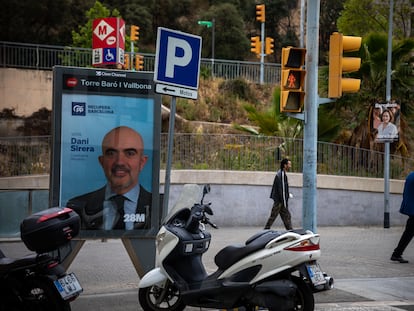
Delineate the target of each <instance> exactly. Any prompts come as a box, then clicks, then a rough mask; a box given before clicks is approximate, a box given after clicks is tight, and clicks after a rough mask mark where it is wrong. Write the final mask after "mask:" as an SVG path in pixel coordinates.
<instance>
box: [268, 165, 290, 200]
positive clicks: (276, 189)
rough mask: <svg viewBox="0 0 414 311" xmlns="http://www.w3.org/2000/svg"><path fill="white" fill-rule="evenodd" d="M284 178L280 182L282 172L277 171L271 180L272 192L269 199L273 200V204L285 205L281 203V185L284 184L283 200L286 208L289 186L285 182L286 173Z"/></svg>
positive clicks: (286, 181)
mask: <svg viewBox="0 0 414 311" xmlns="http://www.w3.org/2000/svg"><path fill="white" fill-rule="evenodd" d="M284 176H285V178H284V180H282V170H278V171H277V173H276V176H275V179H274V180H273V186H272V192H271V193H270V198H272V199H273V201H274V202H275V203H283V206H284V205H285V204H284V202H283V185H282V182H284V183H285V186H284V187H285V199H286V206H285V207H287V206H288V200H289V184H288V180H287V176H286V173H285V174H284Z"/></svg>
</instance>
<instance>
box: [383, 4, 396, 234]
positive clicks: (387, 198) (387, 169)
mask: <svg viewBox="0 0 414 311" xmlns="http://www.w3.org/2000/svg"><path fill="white" fill-rule="evenodd" d="M393 15H394V0H390V13H389V16H388V50H387V80H386V95H385V99H386V102H387V103H390V102H391V63H392V27H393ZM384 144H385V146H384V147H385V148H384V228H389V227H390V143H389V142H386V143H384Z"/></svg>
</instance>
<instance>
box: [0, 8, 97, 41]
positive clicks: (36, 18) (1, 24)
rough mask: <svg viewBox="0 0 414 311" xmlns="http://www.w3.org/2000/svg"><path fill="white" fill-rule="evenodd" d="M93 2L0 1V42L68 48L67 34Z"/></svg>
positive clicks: (81, 19) (68, 34)
mask: <svg viewBox="0 0 414 311" xmlns="http://www.w3.org/2000/svg"><path fill="white" fill-rule="evenodd" d="M92 3H93V0H28V1H14V0H3V1H2V2H1V10H0V40H4V41H12V42H27V43H38V44H54V45H67V44H70V41H71V40H70V39H71V30H72V29H74V28H75V27H76V26H77V25H79V24H81V23H83V22H84V21H85V19H84V15H83V12H85V10H86V9H87V8H88V7H90V6H91V5H92Z"/></svg>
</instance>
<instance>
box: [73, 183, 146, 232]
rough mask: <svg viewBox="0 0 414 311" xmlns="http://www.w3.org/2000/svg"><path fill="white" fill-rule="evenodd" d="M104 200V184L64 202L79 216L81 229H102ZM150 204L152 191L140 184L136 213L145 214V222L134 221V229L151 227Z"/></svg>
mask: <svg viewBox="0 0 414 311" xmlns="http://www.w3.org/2000/svg"><path fill="white" fill-rule="evenodd" d="M104 200H105V186H104V187H102V188H100V189H98V190H95V191H92V192H89V193H86V194H83V195H80V196H77V197H75V198H72V199H70V200H69V201H68V203H67V204H66V206H67V207H69V208H71V209H73V210H74V211H75V212H76V213H78V214H79V216H80V218H81V229H95V230H96V229H102V224H103V202H104ZM151 204H152V193H150V192H148V191H147V190H145V189H144V188H143V187H142V186H140V189H139V198H138V203H137V209H136V213H137V214H146V216H145V222H135V223H134V229H148V228H150V227H151V218H150V210H151Z"/></svg>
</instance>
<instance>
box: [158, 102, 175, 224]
mask: <svg viewBox="0 0 414 311" xmlns="http://www.w3.org/2000/svg"><path fill="white" fill-rule="evenodd" d="M176 100H177V98H176V97H175V96H173V97H171V109H170V122H169V123H170V124H169V128H168V150H167V167H166V168H165V182H164V202H163V209H162V218H161V219H164V218H165V216H167V214H168V199H169V196H170V182H171V161H172V160H171V159H172V150H173V142H174V127H175V105H176Z"/></svg>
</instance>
